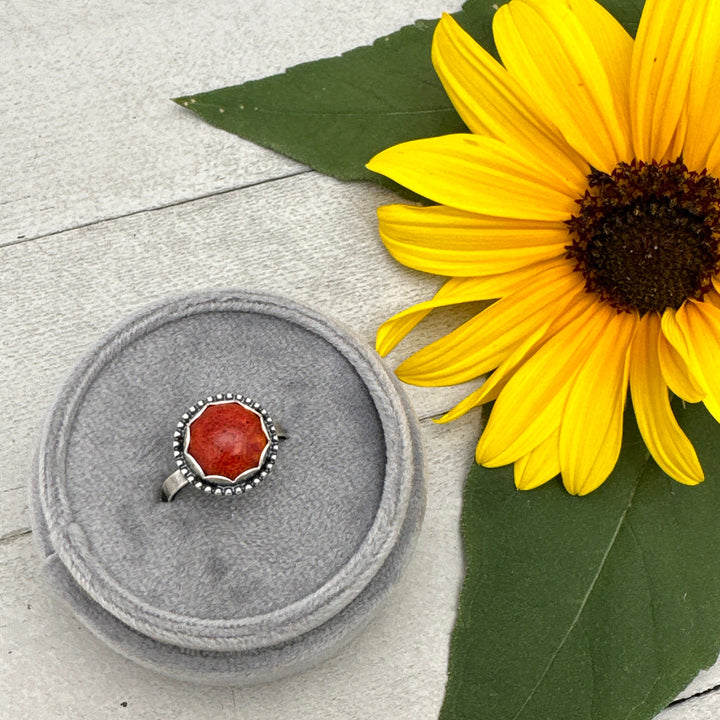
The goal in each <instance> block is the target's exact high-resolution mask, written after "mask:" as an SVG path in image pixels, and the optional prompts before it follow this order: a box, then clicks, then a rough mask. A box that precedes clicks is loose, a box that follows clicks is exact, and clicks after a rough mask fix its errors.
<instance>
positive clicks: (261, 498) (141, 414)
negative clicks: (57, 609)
mask: <svg viewBox="0 0 720 720" xmlns="http://www.w3.org/2000/svg"><path fill="white" fill-rule="evenodd" d="M220 392H222V393H224V392H236V393H242V394H243V395H246V396H250V397H252V398H254V399H255V400H258V401H259V402H260V403H261V404H262V405H263V407H265V408H266V409H267V410H268V412H269V413H270V414H271V415H272V416H273V418H274V419H275V420H277V421H278V422H279V423H280V424H281V425H282V427H283V428H284V429H285V431H286V432H287V434H288V435H289V437H288V439H287V440H283V441H282V442H281V446H280V449H279V452H278V458H277V462H276V465H275V467H274V469H273V471H272V473H271V475H270V476H269V477H268V478H267V479H266V480H265V481H264V482H263V483H262V484H260V485H259V486H258V487H257V488H254V489H252V490H250V491H248V492H247V493H245V494H243V495H237V496H230V497H215V496H208V495H205V494H203V493H201V492H199V491H197V490H196V489H195V488H192V487H188V488H185V489H184V490H182V491H181V492H180V493H179V494H178V495H177V497H176V498H175V500H174V501H173V502H171V503H163V502H161V501H160V485H161V484H162V481H163V480H164V479H165V477H167V476H168V475H169V474H170V473H171V472H172V471H173V470H174V469H175V466H174V462H173V456H172V434H173V431H174V428H175V425H176V423H177V421H178V419H179V417H180V416H181V415H182V414H183V413H184V412H185V410H186V409H187V408H188V407H190V406H191V405H192V404H193V403H194V402H196V401H197V400H198V399H200V398H204V397H206V396H208V395H211V394H216V393H220ZM31 506H32V511H33V523H34V531H35V536H36V538H37V540H38V545H39V547H40V549H41V552H42V555H43V557H44V564H43V571H44V574H45V576H46V578H47V580H48V582H49V583H50V585H51V586H52V587H53V588H54V589H55V590H56V591H57V592H58V593H59V594H60V595H61V596H62V597H63V598H64V599H65V600H66V601H67V602H68V603H69V604H70V606H71V608H72V610H73V611H74V613H75V614H76V615H77V616H78V617H79V618H80V619H81V620H82V622H83V623H84V624H85V625H86V626H87V627H88V628H89V629H90V630H91V631H92V632H93V633H94V634H95V635H97V636H98V637H99V638H101V639H102V640H103V641H104V642H106V643H107V644H108V645H109V646H110V647H112V648H114V649H115V650H116V651H118V652H119V653H121V654H122V655H124V656H126V657H128V658H130V659H132V660H135V661H136V662H138V663H140V664H142V665H144V666H146V667H149V668H152V669H154V670H157V671H160V672H163V673H165V674H169V675H172V676H175V677H179V678H182V679H186V680H193V681H196V682H203V683H211V684H234V685H245V684H251V683H255V682H263V681H267V680H271V679H274V678H277V677H282V676H284V675H288V674H290V673H293V672H296V671H299V670H302V669H304V668H306V667H309V666H310V665H312V664H314V663H316V662H317V661H318V660H320V659H322V658H324V657H326V656H327V655H328V654H330V653H331V652H332V651H333V650H335V649H337V648H338V647H340V646H341V645H342V644H343V643H344V642H345V641H347V640H349V639H350V638H351V637H352V636H353V635H354V634H355V633H356V632H358V631H359V630H360V629H361V628H362V627H364V625H365V624H366V623H367V622H368V621H369V620H370V619H371V617H372V616H373V614H374V613H375V611H376V610H377V608H378V607H379V606H380V604H381V602H382V601H383V600H384V598H385V597H386V596H387V594H388V592H389V590H390V588H391V587H392V586H393V584H394V583H395V582H396V581H397V579H398V577H399V575H400V573H401V571H402V568H403V566H404V564H405V562H406V560H407V558H408V555H409V553H410V551H411V548H412V546H413V544H414V539H415V536H416V534H417V532H418V530H419V527H420V523H421V519H422V514H423V509H424V476H423V462H422V450H421V444H420V440H419V432H418V427H417V422H416V420H415V418H414V415H413V413H412V410H411V409H410V407H409V405H408V403H407V400H406V399H405V397H404V395H403V393H402V390H401V389H400V388H399V384H398V382H397V380H396V379H395V378H394V376H393V375H392V374H391V373H389V372H388V371H387V369H386V368H385V366H384V364H383V363H382V362H381V361H380V359H379V358H378V357H377V356H376V355H375V353H374V352H373V351H372V350H371V349H370V348H368V347H367V346H366V344H365V343H364V342H362V341H360V340H358V339H357V338H355V337H354V336H353V335H352V334H351V333H350V332H349V331H348V330H347V329H345V328H343V327H341V326H339V325H338V324H337V323H334V322H333V321H331V320H329V319H328V318H326V317H323V316H322V315H320V314H319V313H317V312H315V311H313V310H311V309H309V308H307V307H304V306H301V305H298V304H297V303H295V302H293V301H290V300H288V299H285V298H280V297H277V296H270V295H257V294H251V293H247V292H234V291H226V292H220V293H213V294H206V295H193V296H188V297H184V298H182V299H178V300H174V301H172V302H170V303H165V304H163V305H161V306H158V307H154V308H151V309H150V310H147V311H145V312H143V313H141V314H140V315H138V316H136V317H134V318H132V319H131V320H130V321H128V322H127V323H125V324H124V325H122V326H121V327H120V328H118V329H116V330H115V331H114V332H113V333H112V334H111V335H110V336H109V337H107V338H106V339H105V340H104V341H102V342H101V343H100V344H99V345H98V346H97V347H96V348H95V349H94V350H93V351H92V352H91V353H90V354H88V356H86V358H85V359H84V360H83V361H82V362H81V363H80V365H79V366H78V367H77V368H76V370H75V371H74V373H73V374H72V376H71V378H70V379H69V380H68V382H67V383H66V385H65V387H64V388H63V390H62V391H61V393H60V395H59V396H58V398H57V400H56V402H55V404H54V407H53V409H52V412H51V415H50V418H49V421H48V423H47V425H46V427H45V430H44V432H43V437H42V441H41V444H40V450H39V453H38V462H37V472H36V474H35V476H34V477H33V482H32V483H31Z"/></svg>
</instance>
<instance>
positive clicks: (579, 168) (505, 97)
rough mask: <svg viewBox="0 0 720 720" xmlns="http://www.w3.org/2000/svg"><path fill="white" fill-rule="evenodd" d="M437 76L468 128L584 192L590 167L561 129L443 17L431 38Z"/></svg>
mask: <svg viewBox="0 0 720 720" xmlns="http://www.w3.org/2000/svg"><path fill="white" fill-rule="evenodd" d="M432 59H433V65H434V66H435V71H436V72H437V74H438V76H439V77H440V80H441V81H442V83H443V86H444V87H445V90H446V91H447V94H448V96H449V97H450V100H451V101H452V103H453V105H454V106H455V109H456V110H457V111H458V113H459V114H460V117H462V119H463V120H464V121H465V124H466V125H467V126H468V127H469V128H470V130H472V131H473V132H474V133H476V134H478V135H490V136H492V137H494V138H496V139H498V140H502V141H503V142H504V143H506V144H508V145H510V146H511V147H514V148H516V149H518V150H521V151H522V153H523V154H524V155H525V156H526V157H528V158H532V159H533V161H534V162H535V163H536V165H537V166H538V169H539V170H540V171H541V172H543V173H544V174H545V175H549V176H553V177H554V176H557V177H558V179H559V180H560V181H561V186H560V187H561V188H562V187H563V186H566V185H567V184H568V182H571V183H572V184H573V185H574V186H577V187H578V188H581V187H582V186H583V184H584V183H585V178H586V176H587V175H588V173H589V172H590V169H589V167H588V165H587V163H586V162H585V161H584V160H583V159H582V158H581V157H580V156H579V155H578V154H577V153H576V152H575V151H574V150H573V149H572V148H571V147H570V146H569V145H568V144H567V143H566V142H565V140H564V139H563V137H562V135H560V133H559V132H558V130H557V128H555V127H554V126H552V125H551V124H549V123H548V122H547V120H546V119H545V117H544V116H543V115H542V114H541V113H539V112H537V111H536V110H535V109H534V108H533V103H532V101H531V100H530V99H529V98H528V97H527V95H526V93H525V91H524V90H523V89H522V88H521V87H520V85H519V84H518V83H517V81H515V80H514V79H513V78H512V77H511V75H510V73H508V71H507V70H506V69H505V68H504V67H503V66H502V65H501V64H500V63H499V62H497V60H495V58H493V57H492V56H491V55H490V53H488V52H487V50H485V49H484V48H483V47H481V46H480V45H478V43H476V42H475V41H474V40H473V39H472V38H471V37H470V35H468V34H467V33H466V32H465V31H464V30H463V29H462V28H461V27H460V26H459V25H458V24H457V22H456V21H455V20H454V19H453V18H452V16H450V15H447V14H446V15H443V17H442V18H441V20H440V22H439V23H438V25H437V28H436V30H435V34H434V36H433V45H432Z"/></svg>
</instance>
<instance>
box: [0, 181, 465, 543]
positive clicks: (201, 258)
mask: <svg viewBox="0 0 720 720" xmlns="http://www.w3.org/2000/svg"><path fill="white" fill-rule="evenodd" d="M392 200H393V196H392V195H391V194H390V193H389V192H386V191H383V190H380V189H379V188H375V187H373V186H371V185H366V184H354V185H350V184H344V183H341V182H338V181H335V180H332V179H330V178H326V177H323V176H320V175H317V174H315V173H308V174H305V175H301V176H298V177H295V178H291V179H287V180H283V181H276V182H272V183H268V184H264V185H261V186H257V187H253V188H247V189H245V190H242V191H237V192H234V193H230V194H227V195H223V196H216V197H210V198H207V199H204V200H200V201H196V202H193V203H189V204H185V205H180V206H176V207H172V208H167V209H164V210H161V211H157V212H148V213H142V214H140V215H133V216H131V217H127V218H123V219H119V220H114V221H110V222H105V223H100V224H97V225H93V226H90V227H85V228H81V229H78V230H74V231H71V232H67V233H63V234H60V235H54V236H52V237H48V238H44V239H42V240H36V241H32V242H28V243H24V244H20V245H13V246H8V247H4V248H0V287H2V288H4V289H5V301H4V302H3V304H2V306H0V321H1V322H0V342H1V344H2V347H3V348H4V352H3V353H2V354H1V355H0V402H1V403H2V406H3V407H4V412H5V413H6V414H7V417H9V418H12V421H11V422H10V423H8V424H7V426H6V428H4V438H3V442H2V443H0V494H1V496H2V502H0V535H3V534H5V533H9V532H13V531H16V530H17V529H19V528H22V527H26V526H27V525H28V524H29V522H28V519H27V514H26V509H25V506H26V491H25V487H26V480H27V478H28V477H29V473H30V471H31V470H30V463H31V459H32V456H33V453H34V449H35V444H36V442H37V437H38V433H39V429H40V426H41V424H42V422H43V421H44V417H45V415H46V413H47V410H48V408H49V406H50V403H51V400H52V397H53V396H54V394H55V393H56V390H57V389H58V388H59V386H60V384H61V383H62V381H63V379H64V377H65V376H66V375H67V374H68V373H69V372H70V370H71V368H72V367H73V365H74V364H75V363H76V362H77V361H78V359H79V358H80V357H81V356H82V355H83V354H84V353H86V352H88V351H89V349H90V348H91V346H92V345H93V344H94V343H95V342H96V341H97V340H98V339H99V338H100V337H102V336H103V335H104V334H106V332H107V331H108V330H109V329H110V328H111V327H113V326H114V325H115V324H117V323H118V322H119V321H120V320H121V319H123V318H124V317H125V316H127V315H128V314H131V313H133V312H135V311H137V310H139V309H141V308H143V307H144V306H146V305H148V304H150V303H154V302H157V301H159V300H161V299H162V298H169V297H172V296H174V295H178V294H181V293H184V292H186V291H191V290H194V289H209V288H213V287H244V288H249V289H256V290H261V291H265V292H268V291H270V292H278V293H281V294H285V295H288V296H290V297H293V298H295V299H297V300H300V301H302V302H305V303H307V304H309V305H312V306H314V307H316V308H318V309H319V310H321V311H324V312H326V313H327V314H329V315H332V316H334V317H336V318H338V319H339V320H341V321H343V322H345V323H346V324H348V325H349V326H350V327H351V328H353V330H355V331H356V332H357V333H359V334H360V335H361V336H363V337H365V338H366V339H367V340H368V341H369V342H372V340H373V337H374V334H375V330H376V328H377V326H378V325H379V324H380V323H381V322H382V321H383V320H384V319H385V318H386V317H387V316H388V315H389V314H392V313H393V312H396V311H398V310H400V309H402V308H404V307H406V306H407V305H409V304H411V303H412V302H414V301H420V300H423V299H425V298H427V297H429V296H430V295H431V294H432V292H433V291H434V289H435V288H436V287H437V286H438V284H439V283H440V282H441V281H440V279H439V278H433V277H430V276H427V275H422V274H420V273H416V272H413V271H411V270H408V269H407V268H404V267H402V266H400V265H399V264H398V263H396V262H395V261H394V260H392V258H390V256H389V255H388V254H387V252H386V251H385V249H384V248H383V246H382V243H381V242H380V240H379V239H378V236H377V227H376V218H375V208H376V207H377V205H379V204H381V203H383V202H389V201H392ZM459 317H460V316H459V315H458V319H456V322H459ZM449 322H450V320H449V317H448V314H447V313H446V314H445V315H442V316H441V317H440V318H439V319H438V320H436V321H435V322H434V323H431V324H430V325H429V329H428V332H430V333H436V334H440V333H441V332H442V331H443V327H444V328H445V329H447V326H448V323H449ZM423 334H424V333H420V334H419V335H418V338H417V339H414V341H413V343H414V344H415V345H417V344H419V343H421V342H422V340H421V339H420V338H421V337H422V336H423ZM398 355H400V353H398ZM398 360H399V358H398ZM398 360H393V362H397V361H398ZM410 391H411V393H412V395H413V397H414V398H415V400H416V408H417V410H418V412H419V414H420V415H427V414H432V413H436V412H439V411H441V410H446V409H448V408H449V407H451V406H452V405H453V404H454V402H456V400H457V399H459V398H460V397H462V395H463V394H464V393H465V390H464V389H462V388H460V389H458V388H451V389H440V390H435V391H433V390H426V389H420V388H414V389H413V388H410ZM467 453H468V455H469V456H471V455H472V447H471V446H469V447H468V449H467ZM459 479H460V478H459Z"/></svg>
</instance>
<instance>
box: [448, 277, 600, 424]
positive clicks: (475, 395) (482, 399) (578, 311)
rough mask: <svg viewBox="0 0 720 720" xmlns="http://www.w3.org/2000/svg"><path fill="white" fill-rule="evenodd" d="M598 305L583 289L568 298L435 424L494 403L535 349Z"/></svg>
mask: <svg viewBox="0 0 720 720" xmlns="http://www.w3.org/2000/svg"><path fill="white" fill-rule="evenodd" d="M595 302H597V298H596V296H595V295H591V294H589V293H586V292H585V290H584V289H583V288H577V290H576V291H575V292H574V293H573V294H571V295H568V297H567V305H566V306H565V309H564V311H562V312H561V313H559V314H558V315H556V317H555V318H550V317H548V319H547V322H545V323H543V324H542V325H540V326H539V327H538V328H537V330H535V331H533V332H532V333H531V334H530V335H528V336H527V338H526V339H525V340H523V342H522V343H521V344H520V345H518V347H517V348H516V349H515V350H513V351H512V352H511V353H510V354H509V355H508V356H507V357H506V358H505V359H504V360H503V361H502V362H501V363H500V365H498V367H497V369H496V370H495V371H494V372H493V373H492V375H490V377H489V378H488V379H487V380H486V381H485V382H484V383H483V384H482V385H481V386H480V387H479V388H478V389H477V390H475V391H474V392H472V393H470V395H468V396H467V397H466V398H463V399H462V400H461V401H460V402H459V403H458V404H457V405H456V406H455V407H454V408H452V409H451V410H449V411H448V412H447V413H445V415H443V416H442V417H441V418H439V419H438V420H436V422H439V423H443V422H450V421H451V420H456V419H457V418H459V417H460V416H461V415H464V414H465V413H466V412H468V411H469V410H472V409H473V408H474V407H477V406H478V405H482V404H484V403H486V402H491V401H492V400H496V399H497V398H498V397H499V395H500V393H501V392H502V390H503V388H504V387H505V386H506V385H507V384H508V382H510V379H511V378H512V377H513V375H514V374H515V373H516V372H517V371H518V369H519V368H521V367H522V366H523V365H524V364H525V363H526V362H527V360H528V358H530V357H532V355H534V354H535V352H537V350H538V349H539V348H540V347H542V345H544V344H545V343H546V342H547V341H548V340H549V339H550V338H551V337H553V336H554V335H555V334H556V333H558V332H560V330H562V329H563V328H564V327H565V326H566V325H568V324H569V323H571V322H572V321H573V320H575V318H577V317H579V316H580V315H582V313H584V312H585V311H586V310H587V309H588V308H589V307H590V306H591V305H592V304H594V303H595Z"/></svg>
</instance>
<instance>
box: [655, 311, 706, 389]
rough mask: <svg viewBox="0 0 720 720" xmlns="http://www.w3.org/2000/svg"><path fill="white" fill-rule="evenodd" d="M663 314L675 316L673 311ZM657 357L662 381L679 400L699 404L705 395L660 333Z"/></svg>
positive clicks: (683, 361) (677, 354)
mask: <svg viewBox="0 0 720 720" xmlns="http://www.w3.org/2000/svg"><path fill="white" fill-rule="evenodd" d="M665 312H666V313H672V314H673V315H674V314H675V311H674V310H666V311H665ZM683 346H684V342H683ZM658 355H659V358H660V369H661V371H662V376H663V380H664V381H665V383H666V384H667V386H668V387H669V388H670V389H671V390H672V391H673V392H674V393H675V394H676V395H677V396H678V397H679V398H682V399H683V400H686V401H687V402H700V401H701V400H702V399H703V398H704V397H705V396H706V395H707V392H706V391H705V390H703V387H702V384H701V383H700V382H699V381H698V380H697V378H696V377H695V374H694V373H692V372H690V368H689V367H688V364H687V363H686V362H685V360H683V356H682V355H681V354H680V353H679V352H678V351H677V350H676V349H675V348H674V347H673V346H672V345H671V344H670V343H669V342H668V339H667V338H666V337H665V334H664V333H662V332H661V333H660V335H659V336H658Z"/></svg>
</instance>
